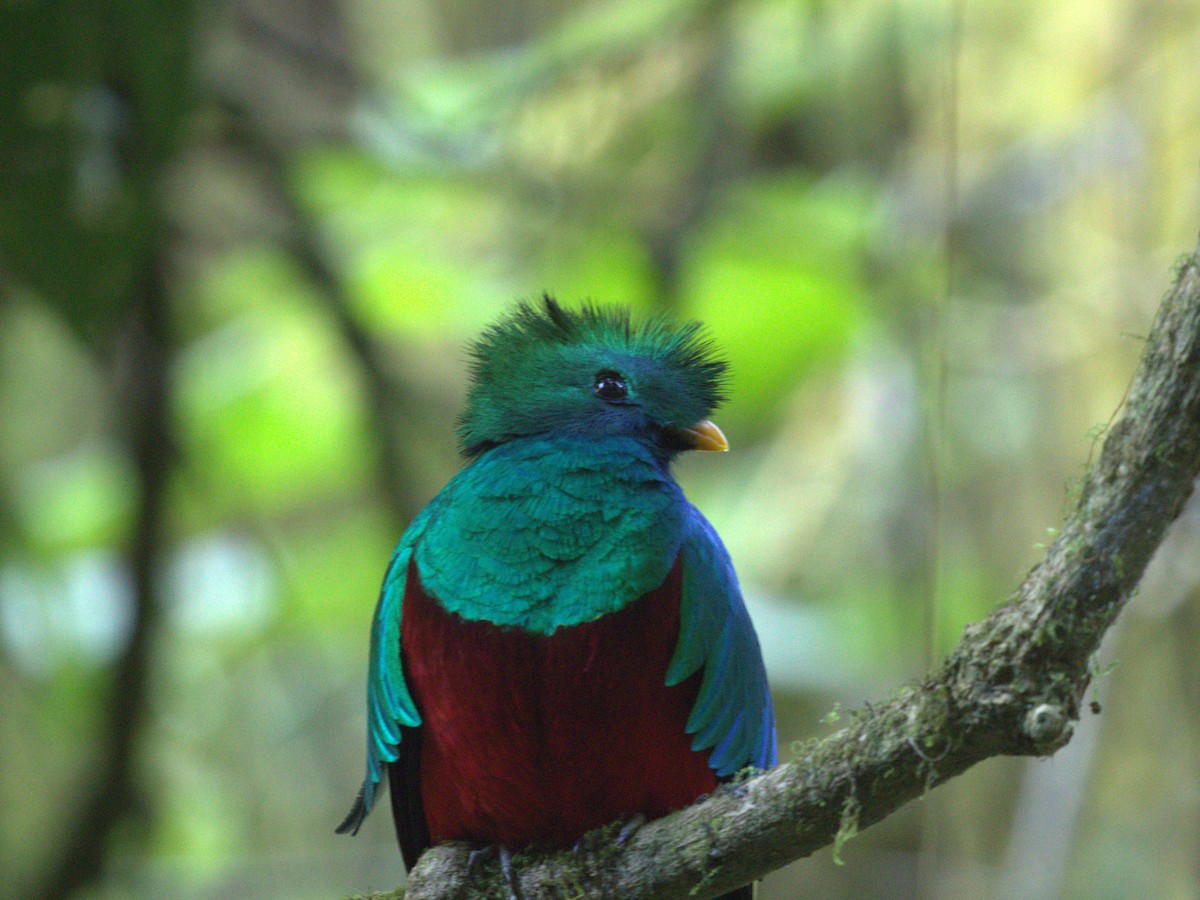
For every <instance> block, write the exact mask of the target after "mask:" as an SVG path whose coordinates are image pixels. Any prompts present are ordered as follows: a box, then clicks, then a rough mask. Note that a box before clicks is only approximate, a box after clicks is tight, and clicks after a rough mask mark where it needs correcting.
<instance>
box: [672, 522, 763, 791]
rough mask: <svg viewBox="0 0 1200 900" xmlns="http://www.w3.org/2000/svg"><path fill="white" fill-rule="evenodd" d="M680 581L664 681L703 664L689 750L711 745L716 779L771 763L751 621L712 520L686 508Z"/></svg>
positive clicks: (680, 677) (675, 681)
mask: <svg viewBox="0 0 1200 900" xmlns="http://www.w3.org/2000/svg"><path fill="white" fill-rule="evenodd" d="M680 559H681V563H682V567H683V587H682V598H681V604H680V623H679V643H678V644H677V645H676V647H675V655H674V656H673V657H672V658H671V663H670V665H669V666H668V668H667V678H666V682H667V684H668V685H675V684H679V683H680V682H681V681H683V680H684V679H686V678H688V677H690V676H691V675H693V674H695V673H696V672H697V671H699V670H700V669H702V668H703V670H704V675H703V678H702V680H701V683H700V691H699V693H698V694H697V695H696V703H695V705H694V706H693V707H692V713H691V716H690V717H689V719H688V723H687V731H688V733H689V734H691V735H694V738H693V740H692V749H693V750H707V749H709V748H710V747H711V748H712V755H711V756H710V757H709V765H710V766H711V767H712V768H713V770H714V771H715V772H716V773H717V775H718V777H721V778H727V777H729V776H731V775H733V774H734V773H736V772H737V771H738V770H739V769H742V768H745V767H746V766H754V767H756V768H760V769H766V768H770V767H771V766H773V765H775V762H776V748H775V714H774V712H773V710H772V708H771V694H770V690H769V689H768V687H767V675H766V670H765V669H764V668H763V662H762V652H761V651H760V650H759V646H758V638H757V636H756V635H755V634H754V626H753V625H752V624H751V622H750V616H749V614H748V613H747V612H746V605H745V603H743V602H742V594H741V590H740V589H739V588H738V583H737V575H736V574H734V571H733V563H732V562H731V561H730V559H729V553H728V552H727V551H726V550H725V546H724V544H722V543H721V539H720V537H718V536H717V533H716V531H714V530H713V527H712V525H710V524H709V523H708V521H707V520H706V519H705V518H704V516H702V515H701V514H700V513H699V512H698V511H697V510H696V509H695V508H691V509H690V510H689V515H688V516H687V519H686V522H685V525H684V535H683V546H682V549H681V550H680Z"/></svg>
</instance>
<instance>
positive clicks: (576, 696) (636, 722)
mask: <svg viewBox="0 0 1200 900" xmlns="http://www.w3.org/2000/svg"><path fill="white" fill-rule="evenodd" d="M679 595H680V573H679V566H678V564H676V566H675V567H674V568H673V569H672V570H671V572H670V574H669V575H668V576H667V579H666V581H665V582H664V583H663V585H662V586H661V587H659V588H658V589H657V590H655V591H652V592H650V593H649V594H647V595H646V596H644V597H642V598H641V599H639V600H637V601H635V602H633V603H631V604H629V605H628V606H627V607H625V608H624V609H622V610H620V611H618V612H615V613H611V614H609V615H606V616H603V617H601V618H600V619H597V620H595V621H593V622H587V623H584V624H581V625H575V626H571V627H568V628H560V629H559V630H557V631H556V632H554V633H553V634H552V635H548V636H547V635H539V634H533V633H530V632H526V631H522V630H520V629H519V628H502V627H498V626H496V625H492V624H490V623H488V622H481V621H473V620H465V619H463V618H462V617H460V616H458V615H456V614H453V613H449V612H447V611H446V610H444V609H443V608H442V607H441V605H440V604H438V603H437V602H436V601H435V600H433V599H432V598H430V597H429V596H427V595H426V593H425V591H424V590H423V588H422V587H421V584H420V579H419V577H418V576H417V572H416V567H415V566H410V568H409V572H408V580H407V587H406V590H405V595H404V617H403V621H402V638H401V640H402V646H403V649H404V658H405V672H406V678H407V680H408V683H409V686H410V688H411V690H412V693H413V696H414V697H415V699H416V701H417V705H418V707H419V709H420V712H421V718H422V726H421V732H422V734H421V749H420V765H419V770H420V772H419V779H420V792H421V798H422V805H423V808H424V811H425V818H426V823H427V825H428V828H429V835H430V837H431V838H432V840H433V842H434V843H438V842H440V841H444V840H451V839H459V840H469V841H478V842H482V843H488V844H493V843H495V844H501V845H503V846H505V847H510V848H514V849H516V848H521V847H525V846H528V845H531V844H535V845H540V846H565V845H568V844H571V843H573V842H574V841H575V840H576V839H577V838H578V837H579V836H580V835H582V834H583V833H584V832H585V831H587V830H589V829H591V828H595V827H597V826H600V825H604V824H606V823H608V822H611V821H613V820H615V819H618V818H623V817H629V816H632V815H635V814H638V813H640V814H642V815H645V816H647V817H649V818H653V817H655V816H661V815H664V814H666V813H667V812H670V811H671V810H673V809H679V808H681V807H684V806H687V805H688V804H689V803H691V802H692V801H693V800H695V799H696V797H698V796H700V795H701V794H704V793H708V792H710V791H712V790H713V789H714V788H715V787H716V778H715V776H714V774H713V771H712V769H710V768H709V766H708V753H707V752H702V753H697V752H694V751H693V750H692V749H691V736H690V735H688V734H686V733H685V732H684V727H685V724H686V722H687V718H688V714H689V713H690V711H691V708H692V704H693V702H694V701H695V698H696V691H697V689H698V686H699V681H698V678H699V674H697V675H696V676H693V677H692V678H689V679H688V680H687V681H685V682H683V683H681V684H679V685H676V686H674V687H667V686H666V685H665V684H664V683H663V680H664V677H665V674H666V670H667V665H668V663H669V661H670V659H671V656H672V654H673V653H674V650H675V644H676V641H677V639H678V636H679Z"/></svg>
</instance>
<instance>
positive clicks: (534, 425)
mask: <svg viewBox="0 0 1200 900" xmlns="http://www.w3.org/2000/svg"><path fill="white" fill-rule="evenodd" d="M471 360H472V364H471V376H472V378H471V388H470V391H469V393H468V394H467V405H466V409H465V411H464V412H463V415H462V419H461V420H460V422H459V427H458V437H459V442H460V445H461V447H462V451H463V453H464V454H465V455H466V456H468V457H473V456H477V455H479V454H480V453H483V452H484V451H485V450H488V449H489V448H491V447H494V446H496V445H498V444H502V443H504V442H505V441H509V440H512V439H514V438H519V437H525V436H529V435H535V434H548V433H552V432H559V433H571V432H574V433H578V434H579V435H581V436H583V437H587V438H599V437H605V436H611V435H629V436H631V437H634V438H636V439H639V440H643V441H645V442H647V443H648V444H650V445H651V446H652V447H653V448H654V449H655V450H656V451H657V452H658V453H660V454H662V455H664V456H666V457H668V458H669V457H671V456H674V455H675V454H676V453H679V452H681V451H683V450H727V449H728V448H729V444H728V443H727V442H726V440H725V436H724V435H723V434H722V433H721V431H720V429H719V428H717V426H716V425H714V424H713V423H712V422H710V421H709V420H708V415H709V414H710V413H711V412H712V410H713V409H714V408H715V407H716V406H718V405H719V404H720V403H721V401H722V400H723V399H724V394H723V387H724V382H725V373H726V364H725V362H724V361H723V360H721V359H719V358H718V357H717V356H716V355H715V354H714V349H713V346H712V344H711V342H710V341H709V340H708V339H707V338H706V337H705V336H704V334H703V332H702V331H701V327H700V325H699V324H698V323H695V322H690V323H687V324H683V325H679V324H675V323H673V322H671V321H670V320H669V319H666V318H663V317H654V318H649V319H646V320H645V321H643V322H640V323H635V322H633V321H631V319H630V316H629V312H628V310H625V309H620V308H600V307H595V306H591V305H586V306H584V307H582V308H581V309H579V310H577V311H576V310H567V309H563V308H562V307H561V306H559V305H558V303H557V301H555V300H554V299H553V298H552V297H550V296H546V297H544V298H543V300H542V303H540V304H538V305H533V304H529V303H522V304H520V305H519V306H518V307H517V308H516V310H515V311H513V312H512V313H511V314H509V315H508V316H506V317H504V318H503V319H501V320H500V321H499V322H497V323H496V324H495V325H493V326H491V327H490V328H488V329H487V330H486V331H485V332H484V333H483V335H482V336H481V337H480V338H479V339H478V340H477V341H476V342H475V343H474V344H473V345H472V346H471Z"/></svg>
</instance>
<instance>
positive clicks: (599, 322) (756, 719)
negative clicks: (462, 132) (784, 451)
mask: <svg viewBox="0 0 1200 900" xmlns="http://www.w3.org/2000/svg"><path fill="white" fill-rule="evenodd" d="M469 355H470V385H469V388H468V391H467V397H466V402H465V408H464V411H463V413H462V415H461V418H460V419H459V424H458V430H457V436H458V440H459V446H460V450H461V453H462V455H463V457H464V458H465V464H464V466H463V468H461V469H460V470H459V471H458V473H457V474H456V475H455V476H454V477H453V478H452V479H451V480H450V481H449V482H448V483H447V484H446V486H445V487H444V488H443V489H442V490H441V491H440V492H439V493H438V494H437V495H436V496H435V497H434V498H433V500H431V501H430V502H429V504H428V505H427V506H426V507H425V508H424V509H423V510H422V511H421V512H420V513H419V514H418V515H417V516H416V518H415V519H414V520H413V521H412V523H411V524H410V526H409V527H408V528H407V530H406V531H405V532H404V534H403V536H402V537H401V538H400V541H399V543H398V545H397V546H396V549H395V551H394V553H393V554H392V557H391V560H390V562H389V565H388V566H387V569H386V572H385V575H384V579H383V585H382V589H381V591H380V596H379V600H378V604H377V606H376V609H375V613H374V617H373V620H372V624H371V637H370V651H369V660H368V685H367V764H366V775H365V777H364V780H363V783H362V788H361V790H360V791H359V794H358V797H357V799H356V800H355V802H354V805H353V808H352V809H351V811H350V813H349V815H347V816H346V818H345V820H344V821H343V822H342V823H341V825H339V826H338V828H337V831H338V833H357V831H358V829H359V827H360V826H361V825H362V823H363V820H364V819H365V818H366V816H367V814H368V813H369V812H370V811H371V809H372V807H373V806H374V804H375V802H376V801H377V799H378V798H379V796H380V794H381V792H382V791H383V790H384V788H385V786H387V787H388V789H389V791H390V794H391V805H392V814H393V819H394V822H395V828H396V834H397V838H398V841H399V844H400V850H401V855H402V856H403V859H404V862H405V865H406V867H407V868H408V869H409V870H410V871H411V869H412V867H413V866H414V865H415V864H416V861H417V859H418V857H419V856H420V854H421V853H422V852H423V851H424V850H425V849H427V848H428V847H430V846H432V845H434V844H437V843H441V842H443V841H448V840H460V841H468V842H472V843H474V844H476V845H479V846H480V847H490V848H498V849H500V850H501V851H503V852H504V853H505V855H504V856H503V857H502V860H503V862H504V863H505V869H506V875H507V876H508V877H510V878H511V872H510V871H509V869H508V868H507V867H508V856H507V853H508V852H509V851H517V850H521V849H524V848H528V847H540V848H560V847H570V846H572V845H573V844H575V845H577V842H578V841H579V839H580V837H581V836H582V835H583V834H584V833H586V832H588V831H589V830H591V829H594V828H597V827H599V826H603V825H606V824H609V823H612V822H615V821H618V820H625V821H629V822H631V823H637V822H641V821H645V820H648V819H653V818H657V817H660V816H663V815H665V814H667V813H669V812H671V811H673V810H676V809H680V808H682V807H685V806H688V805H690V804H691V803H693V802H694V801H695V800H696V799H697V798H699V797H702V796H704V795H706V794H710V793H712V792H713V791H715V790H716V789H717V788H718V786H719V785H720V784H722V783H723V782H727V781H730V780H731V779H734V778H735V777H736V776H738V775H739V773H742V772H744V771H747V770H749V771H755V770H765V769H769V768H771V767H772V766H774V765H775V764H776V752H777V751H776V737H775V720H774V712H773V708H772V702H771V695H770V691H769V688H768V685H767V677H766V672H765V668H764V665H763V660H762V653H761V650H760V647H759V643H758V638H757V636H756V634H755V631H754V627H753V625H752V623H751V620H750V617H749V614H748V612H747V610H746V606H745V603H744V602H743V599H742V595H741V591H740V588H739V585H738V579H737V576H736V574H735V571H734V568H733V564H732V562H731V560H730V556H729V553H728V552H727V551H726V549H725V546H724V545H723V543H722V542H721V539H720V537H719V536H718V535H717V532H716V531H715V530H714V528H713V526H712V525H711V524H709V522H708V520H707V519H705V518H704V516H703V515H702V514H701V513H700V512H699V510H697V509H696V507H694V506H693V505H692V504H691V503H690V502H689V501H688V500H687V499H686V498H685V496H684V494H683V491H682V489H681V488H680V487H679V485H678V484H677V483H676V481H675V479H674V478H673V476H672V474H671V469H670V466H671V463H672V461H673V460H675V459H676V457H677V456H678V455H679V454H680V453H683V452H685V451H689V450H700V451H722V450H727V449H728V447H729V444H728V441H727V439H726V438H725V436H724V434H723V433H722V432H721V430H720V429H719V428H718V427H717V426H716V425H715V424H714V423H713V422H712V421H711V419H710V418H709V415H710V414H711V413H712V411H713V410H714V409H715V408H716V407H717V406H719V405H720V404H721V403H722V402H723V401H724V400H725V399H726V397H725V394H726V386H727V377H728V376H727V372H728V365H727V363H726V362H725V361H724V359H722V358H721V357H720V355H719V354H718V352H717V350H716V348H715V346H714V344H713V342H712V340H711V338H709V337H708V335H707V333H706V332H705V330H704V328H703V326H701V325H700V324H699V323H696V322H685V323H682V324H680V323H677V322H675V321H674V320H673V319H670V318H668V317H666V316H664V315H651V316H647V317H644V318H641V319H639V320H636V321H635V319H634V317H633V316H632V314H631V312H630V311H629V310H628V309H626V308H624V307H620V306H602V305H596V304H593V303H591V302H587V303H584V304H582V305H581V306H579V307H578V308H567V307H564V306H562V305H561V304H559V303H558V301H556V300H555V299H554V298H553V297H551V296H550V295H549V294H547V295H544V296H543V297H542V298H541V300H540V302H530V301H526V302H522V303H519V304H518V305H517V306H516V307H515V308H514V309H512V310H510V311H509V313H507V314H506V315H505V316H503V317H502V318H501V319H499V320H498V321H497V322H495V323H494V324H493V325H491V326H490V327H488V328H487V329H486V330H485V331H483V333H482V334H481V336H480V337H479V338H478V339H477V340H476V341H475V342H474V343H473V344H472V345H470V348H469ZM623 833H624V832H623ZM510 883H511V882H510ZM750 890H751V888H750V887H746V888H741V889H738V890H737V891H735V892H733V893H730V894H727V895H726V896H727V897H728V898H731V900H732V898H744V897H745V898H748V897H750V896H752V895H751V893H750Z"/></svg>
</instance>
